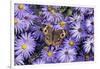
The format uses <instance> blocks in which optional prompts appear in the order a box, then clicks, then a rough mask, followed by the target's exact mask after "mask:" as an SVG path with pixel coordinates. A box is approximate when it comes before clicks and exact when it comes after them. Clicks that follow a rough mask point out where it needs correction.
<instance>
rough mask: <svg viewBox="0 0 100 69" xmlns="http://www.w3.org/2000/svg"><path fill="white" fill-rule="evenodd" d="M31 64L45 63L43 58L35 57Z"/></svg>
mask: <svg viewBox="0 0 100 69" xmlns="http://www.w3.org/2000/svg"><path fill="white" fill-rule="evenodd" d="M32 64H45V60H44V59H41V58H39V59H37V60H36V61H33V62H32Z"/></svg>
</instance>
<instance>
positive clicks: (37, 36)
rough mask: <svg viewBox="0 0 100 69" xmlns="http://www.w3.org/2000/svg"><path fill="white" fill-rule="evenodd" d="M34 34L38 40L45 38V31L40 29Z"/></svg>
mask: <svg viewBox="0 0 100 69" xmlns="http://www.w3.org/2000/svg"><path fill="white" fill-rule="evenodd" d="M32 36H33V37H34V38H35V40H38V39H40V40H43V38H44V35H43V32H42V31H40V30H37V31H35V32H34V33H33V34H32Z"/></svg>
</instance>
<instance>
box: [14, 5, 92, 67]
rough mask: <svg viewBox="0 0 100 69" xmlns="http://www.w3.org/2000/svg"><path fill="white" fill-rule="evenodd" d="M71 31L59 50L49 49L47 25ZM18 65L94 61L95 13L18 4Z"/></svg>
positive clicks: (15, 17) (15, 55) (15, 24)
mask: <svg viewBox="0 0 100 69" xmlns="http://www.w3.org/2000/svg"><path fill="white" fill-rule="evenodd" d="M48 24H50V25H52V26H53V27H54V28H55V29H63V30H65V31H67V34H68V35H67V36H66V37H65V38H64V39H63V40H62V41H61V44H60V46H59V47H57V48H56V46H51V45H50V46H48V45H47V44H46V42H45V39H44V38H45V36H44V33H43V30H42V29H43V27H44V25H48ZM14 36H15V37H14V53H15V54H14V58H15V60H14V62H15V65H32V64H47V63H66V62H78V61H93V60H94V9H93V8H88V7H66V6H49V5H32V4H20V3H16V4H14Z"/></svg>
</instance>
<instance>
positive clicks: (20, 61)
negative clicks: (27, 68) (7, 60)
mask: <svg viewBox="0 0 100 69" xmlns="http://www.w3.org/2000/svg"><path fill="white" fill-rule="evenodd" d="M23 61H24V58H23V56H22V55H18V56H17V57H16V58H15V65H24V62H23Z"/></svg>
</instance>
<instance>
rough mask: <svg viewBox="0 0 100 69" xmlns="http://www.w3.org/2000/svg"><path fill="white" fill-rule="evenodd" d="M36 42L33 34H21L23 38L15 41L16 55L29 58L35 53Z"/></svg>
mask: <svg viewBox="0 0 100 69" xmlns="http://www.w3.org/2000/svg"><path fill="white" fill-rule="evenodd" d="M35 46H36V42H35V41H34V38H32V36H31V34H30V33H29V34H27V33H25V34H21V37H19V39H17V40H16V41H15V55H20V54H21V55H22V56H23V57H24V58H26V59H27V58H29V57H30V56H31V54H32V53H33V52H34V50H35Z"/></svg>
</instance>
